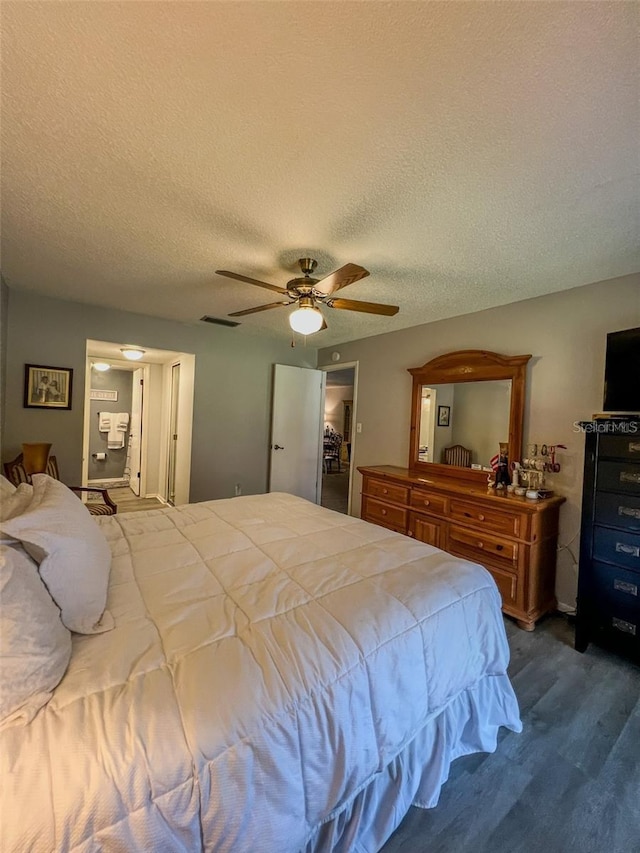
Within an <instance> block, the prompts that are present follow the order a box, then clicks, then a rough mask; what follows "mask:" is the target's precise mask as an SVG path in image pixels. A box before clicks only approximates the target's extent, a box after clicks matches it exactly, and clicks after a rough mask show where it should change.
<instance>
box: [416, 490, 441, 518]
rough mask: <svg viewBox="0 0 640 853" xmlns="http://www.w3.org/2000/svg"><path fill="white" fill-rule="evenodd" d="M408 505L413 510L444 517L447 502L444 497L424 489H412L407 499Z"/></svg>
mask: <svg viewBox="0 0 640 853" xmlns="http://www.w3.org/2000/svg"><path fill="white" fill-rule="evenodd" d="M409 501H410V505H411V506H412V507H414V508H415V509H423V510H425V512H432V513H435V514H436V515H446V514H447V507H448V503H449V500H448V498H445V497H444V495H436V494H434V493H433V492H427V491H425V490H424V489H412V490H411V497H410V498H409Z"/></svg>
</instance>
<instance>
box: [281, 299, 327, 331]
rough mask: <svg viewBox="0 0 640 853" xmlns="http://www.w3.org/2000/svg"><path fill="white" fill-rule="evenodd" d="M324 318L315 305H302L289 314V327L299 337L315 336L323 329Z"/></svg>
mask: <svg viewBox="0 0 640 853" xmlns="http://www.w3.org/2000/svg"><path fill="white" fill-rule="evenodd" d="M323 322H324V317H323V316H322V312H321V311H320V310H318V308H314V307H313V305H301V306H300V308H296V310H295V311H292V312H291V314H289V325H290V326H291V328H292V329H293V331H294V332H298V334H299V335H313V334H314V333H315V332H319V331H320V329H321V328H322V323H323Z"/></svg>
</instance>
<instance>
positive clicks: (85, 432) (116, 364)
mask: <svg viewBox="0 0 640 853" xmlns="http://www.w3.org/2000/svg"><path fill="white" fill-rule="evenodd" d="M97 360H98V357H97V356H95V355H87V357H86V361H85V375H84V418H83V427H82V485H83V486H87V485H88V484H89V443H90V439H89V432H90V430H91V393H90V392H91V364H92V362H94V361H97ZM108 361H109V364H110V365H111V366H112V368H113V369H114V370H126V371H127V373H130V374H131V383H132V384H133V374H134V371H135V370H138V369H141V370H143V371H144V374H143V382H144V386H143V394H144V389H148V387H149V365H148V364H140V363H137V364H136V366H135V367H133V366H132V363H131V362H130V361H116V360H114V359H111V358H110V359H108ZM143 405H144V403H143ZM148 434H149V424H148V423H145V419H144V418H143V420H142V438H141V442H142V446H141V448H140V496H141V497H144V495H145V491H144V490H145V486H146V477H147V444H148ZM127 440H128V438H127Z"/></svg>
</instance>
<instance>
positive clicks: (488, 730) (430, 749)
mask: <svg viewBox="0 0 640 853" xmlns="http://www.w3.org/2000/svg"><path fill="white" fill-rule="evenodd" d="M500 726H505V727H506V728H508V729H511V731H513V732H520V731H522V723H521V722H520V714H519V710H518V703H517V700H516V697H515V694H514V692H513V688H512V687H511V684H510V682H509V679H508V677H507V676H506V675H495V676H491V675H490V676H486V677H485V678H484V679H483V680H482V681H481V682H479V684H477V685H475V686H474V687H472V688H470V689H468V690H465V691H463V692H462V693H460V694H459V695H458V696H457V697H456V698H455V699H453V700H452V701H451V702H450V703H449V704H448V705H447V707H446V708H445V709H444V710H442V711H440V713H438V714H437V715H436V716H434V717H432V719H431V720H430V721H429V722H428V723H427V724H426V726H425V727H424V728H423V729H422V730H421V731H420V732H419V733H418V734H417V735H416V737H415V738H413V740H412V741H411V742H410V743H409V744H408V745H407V746H406V747H405V748H404V749H403V751H402V752H401V753H400V754H399V755H397V756H396V757H395V758H394V759H393V761H391V762H390V763H389V764H388V765H387V766H386V767H385V769H384V770H383V771H382V772H381V773H377V774H376V775H375V776H373V777H372V778H371V779H370V780H369V781H368V782H366V783H365V784H364V785H363V786H362V787H361V788H360V789H359V790H358V791H357V792H356V794H355V795H354V796H353V797H351V799H350V800H349V801H348V802H346V803H342V804H341V805H340V807H339V808H338V809H336V810H334V812H332V814H331V815H329V816H328V817H327V819H326V820H325V821H324V822H323V823H322V824H321V825H320V826H319V827H317V828H316V829H315V830H314V833H313V834H312V836H311V837H310V838H309V840H308V843H307V845H306V847H305V848H304V853H328V851H335V853H375V851H377V850H379V849H380V848H381V847H382V845H383V844H384V843H385V842H386V841H387V840H388V838H389V837H390V836H391V834H392V833H393V832H394V830H395V829H396V828H397V827H398V826H399V824H400V822H401V821H402V819H403V818H404V816H405V815H406V813H407V811H408V810H409V807H410V806H412V805H413V806H419V807H420V808H426V809H429V808H433V807H434V806H436V805H437V804H438V799H439V796H440V790H441V788H442V786H443V785H444V783H445V782H446V781H447V779H448V777H449V768H450V766H451V763H452V761H454V760H455V759H456V758H459V757H460V756H462V755H469V754H471V753H474V752H495V750H496V746H497V739H498V729H499V728H500Z"/></svg>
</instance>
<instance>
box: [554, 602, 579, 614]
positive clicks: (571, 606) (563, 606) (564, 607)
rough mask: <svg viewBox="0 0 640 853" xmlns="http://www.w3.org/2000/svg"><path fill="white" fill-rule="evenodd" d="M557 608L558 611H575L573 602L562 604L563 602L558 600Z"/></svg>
mask: <svg viewBox="0 0 640 853" xmlns="http://www.w3.org/2000/svg"><path fill="white" fill-rule="evenodd" d="M557 609H558V610H559V611H560V613H575V612H576V606H575V604H564V602H562V601H559V602H558V608H557Z"/></svg>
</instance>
